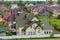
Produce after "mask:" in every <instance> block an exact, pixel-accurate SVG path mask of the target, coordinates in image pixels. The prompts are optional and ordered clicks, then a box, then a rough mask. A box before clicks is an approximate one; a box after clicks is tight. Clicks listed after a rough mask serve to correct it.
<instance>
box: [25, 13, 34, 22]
mask: <svg viewBox="0 0 60 40" xmlns="http://www.w3.org/2000/svg"><path fill="white" fill-rule="evenodd" d="M26 16H27V19H29V20H30V21H31V20H32V19H33V17H34V15H33V14H32V13H31V14H30V13H29V14H27V15H26Z"/></svg>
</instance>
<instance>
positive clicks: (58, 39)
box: [9, 38, 60, 40]
mask: <svg viewBox="0 0 60 40" xmlns="http://www.w3.org/2000/svg"><path fill="white" fill-rule="evenodd" d="M9 40H60V38H29V39H28V38H25V39H24V38H23V39H9Z"/></svg>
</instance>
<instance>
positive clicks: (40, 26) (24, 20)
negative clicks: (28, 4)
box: [16, 13, 54, 35]
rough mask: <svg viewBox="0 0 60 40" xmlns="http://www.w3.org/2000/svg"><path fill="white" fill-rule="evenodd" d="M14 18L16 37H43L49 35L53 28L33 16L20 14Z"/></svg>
mask: <svg viewBox="0 0 60 40" xmlns="http://www.w3.org/2000/svg"><path fill="white" fill-rule="evenodd" d="M17 16H18V17H16V27H17V28H18V29H17V30H18V31H17V34H18V35H44V34H51V33H52V32H53V29H54V28H53V27H52V26H51V25H50V24H49V22H47V21H43V22H42V21H40V20H39V19H38V18H37V17H36V16H34V14H32V13H29V14H22V13H20V14H19V15H17Z"/></svg>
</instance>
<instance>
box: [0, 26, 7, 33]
mask: <svg viewBox="0 0 60 40" xmlns="http://www.w3.org/2000/svg"><path fill="white" fill-rule="evenodd" d="M7 30H8V28H7V27H0V33H1V32H6V31H7Z"/></svg>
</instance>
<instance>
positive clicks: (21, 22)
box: [17, 20, 25, 27]
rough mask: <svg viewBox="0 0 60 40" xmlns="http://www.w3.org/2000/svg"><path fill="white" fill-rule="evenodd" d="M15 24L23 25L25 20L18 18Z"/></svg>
mask: <svg viewBox="0 0 60 40" xmlns="http://www.w3.org/2000/svg"><path fill="white" fill-rule="evenodd" d="M17 25H18V26H19V27H20V26H21V27H24V26H25V20H18V21H17Z"/></svg>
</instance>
